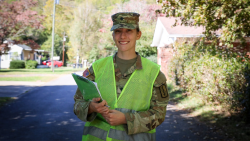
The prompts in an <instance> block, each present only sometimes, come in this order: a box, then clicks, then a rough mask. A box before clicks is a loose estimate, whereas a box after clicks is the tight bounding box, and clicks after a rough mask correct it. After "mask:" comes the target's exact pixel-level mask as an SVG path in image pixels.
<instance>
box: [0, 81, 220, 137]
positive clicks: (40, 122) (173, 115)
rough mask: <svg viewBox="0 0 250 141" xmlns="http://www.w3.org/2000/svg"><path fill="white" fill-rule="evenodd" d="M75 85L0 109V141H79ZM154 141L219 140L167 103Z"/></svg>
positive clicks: (43, 90) (38, 91) (39, 90)
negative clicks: (74, 98) (166, 108)
mask: <svg viewBox="0 0 250 141" xmlns="http://www.w3.org/2000/svg"><path fill="white" fill-rule="evenodd" d="M76 88H77V87H76V86H75V85H62V86H60V85H59V86H42V87H36V88H33V89H32V90H30V91H29V92H27V93H26V94H23V95H22V96H21V97H19V98H18V99H17V100H15V101H14V102H11V103H9V104H7V105H5V106H3V107H2V108H1V109H0V125H1V126H0V140H5V141H9V140H46V141H49V140H51V141H53V140H81V135H82V130H83V126H84V122H82V121H81V120H79V119H78V118H77V117H76V116H75V115H74V113H73V105H74V100H73V96H74V94H75V91H76ZM156 139H157V141H166V140H167V141H178V140H180V141H183V140H192V141H195V140H197V141H199V140H203V141H204V140H223V138H222V137H221V136H219V135H217V134H216V133H214V132H212V129H210V128H208V127H206V126H205V125H202V124H200V123H199V122H197V121H196V120H195V119H193V118H192V117H188V115H187V114H186V113H185V112H183V111H178V110H177V109H176V108H175V106H174V105H173V104H172V103H170V104H169V105H168V111H167V114H166V118H165V121H164V122H163V123H162V124H161V125H160V126H159V127H157V133H156Z"/></svg>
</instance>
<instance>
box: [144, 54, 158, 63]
mask: <svg viewBox="0 0 250 141" xmlns="http://www.w3.org/2000/svg"><path fill="white" fill-rule="evenodd" d="M146 58H147V59H148V60H150V61H152V62H154V63H156V64H157V55H150V56H148V57H146Z"/></svg>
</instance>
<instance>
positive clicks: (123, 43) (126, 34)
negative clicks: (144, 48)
mask: <svg viewBox="0 0 250 141" xmlns="http://www.w3.org/2000/svg"><path fill="white" fill-rule="evenodd" d="M112 36H113V40H114V42H115V44H116V46H117V48H118V51H121V52H127V51H129V52H130V51H131V52H135V44H136V40H139V39H140V38H141V31H139V32H137V31H136V29H127V28H118V29H115V30H114V31H113V34H112Z"/></svg>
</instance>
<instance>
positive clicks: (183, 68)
mask: <svg viewBox="0 0 250 141" xmlns="http://www.w3.org/2000/svg"><path fill="white" fill-rule="evenodd" d="M197 43H198V44H197ZM195 44H196V45H195ZM175 49H176V50H177V52H176V53H175V56H174V57H173V58H172V60H171V62H170V65H169V67H168V68H170V69H169V70H168V75H169V77H170V78H171V79H172V81H173V80H174V81H176V84H178V85H180V87H181V88H183V89H184V90H185V91H187V92H188V93H189V94H191V95H196V96H199V97H200V98H201V99H202V100H203V101H204V102H206V103H213V102H216V103H220V104H221V105H223V106H224V107H225V108H228V110H229V109H234V110H235V109H242V110H244V111H247V112H248V113H249V112H250V99H249V77H250V74H249V73H248V72H249V68H248V66H249V58H248V57H246V56H245V54H243V53H241V52H232V51H230V50H229V49H224V50H219V48H218V47H216V46H213V45H204V44H203V43H202V42H201V43H199V42H196V41H194V40H193V41H188V43H187V42H186V41H180V42H177V43H176V44H175Z"/></svg>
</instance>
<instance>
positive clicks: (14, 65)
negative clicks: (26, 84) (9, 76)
mask: <svg viewBox="0 0 250 141" xmlns="http://www.w3.org/2000/svg"><path fill="white" fill-rule="evenodd" d="M22 68H25V61H22V60H13V61H11V62H10V69H22Z"/></svg>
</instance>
